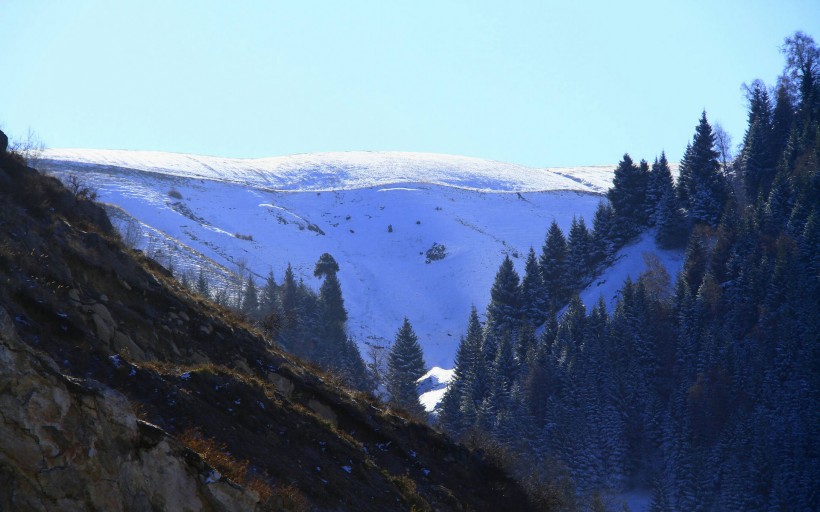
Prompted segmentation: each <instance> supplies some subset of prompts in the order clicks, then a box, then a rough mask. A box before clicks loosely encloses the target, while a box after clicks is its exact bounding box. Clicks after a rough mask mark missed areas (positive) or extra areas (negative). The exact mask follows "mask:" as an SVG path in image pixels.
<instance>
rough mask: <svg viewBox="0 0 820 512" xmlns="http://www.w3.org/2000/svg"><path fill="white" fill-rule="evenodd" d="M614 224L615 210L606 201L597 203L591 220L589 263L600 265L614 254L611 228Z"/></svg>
mask: <svg viewBox="0 0 820 512" xmlns="http://www.w3.org/2000/svg"><path fill="white" fill-rule="evenodd" d="M614 224H615V212H614V211H613V210H612V206H610V204H609V203H608V202H606V201H601V202H600V203H598V208H597V209H596V210H595V217H594V218H593V220H592V246H591V251H592V254H591V258H590V259H591V264H592V265H593V266H597V265H600V264H601V263H603V262H605V261H608V260H609V259H610V258H611V257H612V256H613V255H614V254H615V241H614V238H613V237H612V230H613V226H614Z"/></svg>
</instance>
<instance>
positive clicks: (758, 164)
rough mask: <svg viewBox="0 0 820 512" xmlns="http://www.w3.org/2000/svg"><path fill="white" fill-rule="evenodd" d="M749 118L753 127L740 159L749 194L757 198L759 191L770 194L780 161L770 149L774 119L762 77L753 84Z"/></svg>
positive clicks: (748, 134)
mask: <svg viewBox="0 0 820 512" xmlns="http://www.w3.org/2000/svg"><path fill="white" fill-rule="evenodd" d="M748 118H749V128H748V130H746V135H745V136H744V138H743V150H742V151H741V160H740V163H741V169H742V174H743V181H744V185H745V188H744V191H745V195H746V198H747V199H748V200H749V201H750V202H754V201H756V200H757V197H758V194H762V195H763V196H764V197H765V196H766V195H768V193H769V188H770V187H771V183H772V180H773V179H774V172H775V164H776V161H775V159H774V157H773V155H772V154H771V153H770V151H771V149H772V144H771V132H772V121H771V105H770V103H769V94H768V92H767V91H766V86H765V84H763V82H761V81H760V80H755V81H754V83H753V84H752V86H751V88H749V117H748Z"/></svg>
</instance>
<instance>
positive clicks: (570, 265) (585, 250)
mask: <svg viewBox="0 0 820 512" xmlns="http://www.w3.org/2000/svg"><path fill="white" fill-rule="evenodd" d="M591 248H592V235H590V233H589V230H588V229H587V226H586V223H585V222H584V218H583V217H580V218H578V219H576V218H575V217H573V218H572V225H571V226H570V228H569V237H568V239H567V285H568V287H569V290H571V291H577V290H579V289H580V288H582V287H583V286H584V285H586V284H587V283H588V282H589V279H590V278H591V277H592V270H593V269H592V261H591V258H590V253H591V252H592V251H591Z"/></svg>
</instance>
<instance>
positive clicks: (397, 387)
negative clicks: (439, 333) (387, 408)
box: [386, 318, 424, 417]
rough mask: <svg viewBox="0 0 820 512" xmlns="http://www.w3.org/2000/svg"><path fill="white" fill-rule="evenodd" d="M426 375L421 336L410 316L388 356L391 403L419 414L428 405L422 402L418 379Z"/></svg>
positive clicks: (399, 331) (388, 387)
mask: <svg viewBox="0 0 820 512" xmlns="http://www.w3.org/2000/svg"><path fill="white" fill-rule="evenodd" d="M423 375H424V356H423V354H422V350H421V345H419V341H418V337H417V336H416V333H414V332H413V327H412V326H411V325H410V322H409V321H408V320H407V318H405V319H404V323H403V324H402V326H401V327H400V328H399V330H398V332H397V333H396V340H395V341H394V342H393V346H392V347H391V349H390V354H389V355H388V357H387V381H386V385H387V386H386V387H387V392H388V393H389V394H390V403H391V404H393V405H395V406H397V407H401V408H402V409H405V410H407V411H408V412H411V413H413V414H416V415H418V416H419V417H421V416H423V415H424V408H423V407H422V405H421V403H420V402H419V395H418V386H417V384H416V381H418V379H420V378H421V377H422V376H423Z"/></svg>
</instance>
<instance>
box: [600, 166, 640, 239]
mask: <svg viewBox="0 0 820 512" xmlns="http://www.w3.org/2000/svg"><path fill="white" fill-rule="evenodd" d="M648 171H649V168H648V166H647V165H646V162H645V161H641V165H640V167H639V166H636V165H635V164H634V163H633V162H632V158H630V156H629V155H628V154H625V155H624V156H623V159H621V161H620V163H618V167H617V168H616V169H615V177H614V178H613V180H612V188H610V189H609V191H608V192H607V198H608V199H609V202H610V203H611V204H612V209H613V210H614V211H615V224H614V226H613V228H614V233H613V235H614V238H615V244H616V246H621V245H623V244H624V243H626V242H627V241H628V240H629V239H631V238H632V237H634V236H635V235H637V234H638V233H640V231H641V229H642V228H643V227H645V226H646V224H647V221H648V218H647V209H646V190H647V182H648V179H649V172H648Z"/></svg>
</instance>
